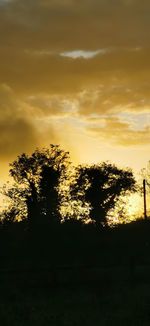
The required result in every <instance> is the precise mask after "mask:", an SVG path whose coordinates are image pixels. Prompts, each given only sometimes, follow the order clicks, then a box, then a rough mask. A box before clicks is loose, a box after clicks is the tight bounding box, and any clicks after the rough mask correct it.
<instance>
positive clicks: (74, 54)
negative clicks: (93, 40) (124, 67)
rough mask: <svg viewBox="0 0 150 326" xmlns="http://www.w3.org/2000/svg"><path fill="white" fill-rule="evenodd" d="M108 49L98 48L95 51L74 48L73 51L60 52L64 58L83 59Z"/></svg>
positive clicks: (103, 52)
mask: <svg viewBox="0 0 150 326" xmlns="http://www.w3.org/2000/svg"><path fill="white" fill-rule="evenodd" d="M108 51H109V50H108V49H99V50H95V51H90V50H87V51H85V50H74V51H66V52H62V53H60V55H61V56H62V57H66V58H72V59H78V58H83V59H92V58H94V57H96V56H97V55H99V54H100V55H104V54H105V53H107V52H108Z"/></svg>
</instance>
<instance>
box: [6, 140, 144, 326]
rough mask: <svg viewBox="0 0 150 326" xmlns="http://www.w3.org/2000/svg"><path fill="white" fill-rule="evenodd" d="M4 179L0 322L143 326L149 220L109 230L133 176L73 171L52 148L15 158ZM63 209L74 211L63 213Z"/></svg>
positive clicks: (97, 168) (106, 170) (94, 169)
mask: <svg viewBox="0 0 150 326" xmlns="http://www.w3.org/2000/svg"><path fill="white" fill-rule="evenodd" d="M10 175H11V176H12V177H13V179H14V184H13V186H12V187H10V188H5V190H4V192H5V194H6V195H7V196H8V197H9V198H10V206H9V208H8V210H6V211H5V214H4V215H3V219H2V220H1V224H0V248H1V251H0V262H1V265H0V293H1V296H0V322H1V323H2V324H3V325H8V324H11V325H12V326H13V325H15V326H16V325H23V326H24V325H35V324H36V325H49V324H51V325H54V326H55V325H58V324H59V325H78V324H80V323H84V324H85V326H86V325H87V326H88V325H91V324H92V325H94V326H97V325H99V324H100V325H102V326H104V325H105V326H106V325H110V323H111V325H115V326H116V325H118V326H120V325H126V326H127V325H130V326H131V325H133V326H134V325H136V326H137V325H144V326H147V325H148V324H149V319H150V318H149V310H148V307H149V306H148V305H149V300H150V294H149V293H150V292H149V285H150V284H149V272H150V256H149V246H150V238H149V234H150V222H149V221H148V220H147V221H144V220H141V221H137V222H134V223H130V224H126V225H125V224H124V225H118V226H116V227H115V228H110V227H109V226H108V224H107V217H108V215H109V213H110V211H112V210H113V209H114V208H115V206H116V205H117V203H118V200H119V198H120V197H122V196H123V195H125V194H128V192H130V191H135V189H136V184H135V179H134V176H133V174H132V171H130V170H129V169H126V170H121V169H119V168H117V167H116V166H115V165H112V164H110V163H101V164H98V165H92V166H78V167H76V168H73V167H72V165H71V163H70V159H69V154H68V152H65V151H63V150H61V149H60V148H59V146H54V145H51V146H50V149H42V150H36V151H35V152H34V153H32V154H31V155H30V156H28V155H26V154H22V155H21V156H19V157H18V158H17V159H16V160H15V161H14V162H13V163H11V165H10ZM68 205H69V206H70V207H74V211H73V213H72V211H71V213H70V215H68V211H67V213H66V215H65V213H62V207H64V212H65V208H66V207H68ZM80 211H81V212H82V213H81V214H80V219H78V218H77V217H78V212H80ZM84 212H85V214H84ZM88 214H89V216H90V220H89V221H90V222H89V223H87V221H86V218H85V217H86V216H87V217H89V216H88ZM85 221H86V223H85ZM104 226H105V227H104ZM87 307H88V309H87ZM89 307H90V309H89Z"/></svg>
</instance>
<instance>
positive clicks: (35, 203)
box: [8, 145, 69, 225]
mask: <svg viewBox="0 0 150 326" xmlns="http://www.w3.org/2000/svg"><path fill="white" fill-rule="evenodd" d="M68 165H69V154H68V152H65V151H64V150H61V149H60V148H59V146H57V145H50V149H42V150H39V149H37V150H35V151H34V152H33V153H32V155H30V156H29V155H27V154H25V153H23V154H22V155H20V156H18V158H17V160H15V161H14V162H13V163H11V164H10V167H11V169H10V175H11V176H12V177H13V179H14V181H15V184H14V186H13V189H14V191H15V192H16V193H17V196H18V198H21V199H22V202H23V203H24V205H25V207H26V212H27V218H28V220H29V221H30V222H31V224H32V225H35V223H36V222H37V221H38V220H39V219H40V220H41V217H42V218H44V217H48V218H49V219H50V218H51V219H52V220H55V221H56V220H57V221H60V214H59V209H60V205H61V200H62V198H63V194H62V192H63V191H62V189H61V186H60V184H61V182H62V180H63V179H64V178H65V177H66V173H67V167H68ZM10 192H11V190H9V193H8V195H10ZM9 197H10V198H11V196H9ZM22 209H23V208H22Z"/></svg>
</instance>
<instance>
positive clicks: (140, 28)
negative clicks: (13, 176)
mask: <svg viewBox="0 0 150 326" xmlns="http://www.w3.org/2000/svg"><path fill="white" fill-rule="evenodd" d="M0 130H1V135H0V165H1V171H0V179H1V180H3V179H5V178H6V176H7V171H8V162H11V161H12V160H14V159H15V158H16V156H17V155H18V154H21V153H22V152H31V151H32V150H34V149H35V148H36V147H37V146H39V147H41V146H48V144H50V143H54V144H60V145H61V146H62V147H63V148H64V149H66V150H69V151H70V154H71V158H72V160H73V161H74V162H88V163H91V162H99V161H103V160H110V161H113V162H115V163H117V164H120V165H122V166H130V167H131V168H133V169H135V170H137V169H140V168H142V167H144V166H145V165H146V164H147V161H148V160H149V159H150V155H149V154H150V153H149V150H150V1H149V0H142V1H141V0H0Z"/></svg>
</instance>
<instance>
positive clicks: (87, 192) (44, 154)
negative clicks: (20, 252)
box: [2, 145, 135, 228]
mask: <svg viewBox="0 0 150 326" xmlns="http://www.w3.org/2000/svg"><path fill="white" fill-rule="evenodd" d="M10 175H11V177H12V178H13V179H14V184H13V186H12V187H10V188H7V189H6V188H5V191H4V192H5V194H6V195H7V196H8V197H9V199H10V200H11V203H10V206H9V207H8V209H7V210H6V211H5V212H4V213H3V220H2V222H3V223H10V222H11V221H16V220H24V219H26V220H27V221H28V227H30V228H35V227H36V226H37V225H45V227H46V225H47V224H51V226H52V225H53V226H54V225H55V226H56V225H58V224H59V223H60V222H62V221H67V220H68V219H71V218H77V219H78V218H81V219H82V221H86V220H90V221H91V222H93V223H95V224H96V225H98V226H99V227H100V226H102V225H103V226H104V225H106V224H107V217H108V215H109V213H110V211H112V210H113V209H114V208H115V207H116V205H117V204H118V202H119V198H120V197H122V196H124V195H126V194H128V193H129V192H133V191H135V179H134V176H133V173H132V171H131V170H129V169H125V170H122V169H119V168H118V167H116V166H115V165H113V164H110V163H105V162H102V163H100V164H94V165H91V166H88V165H87V166H82V165H80V166H77V167H73V166H72V164H71V163H70V157H69V153H68V152H66V151H64V150H62V149H60V147H59V146H58V145H50V148H49V149H42V150H38V149H37V150H35V151H34V152H33V153H32V154H31V155H30V156H29V155H27V154H25V153H23V154H22V155H20V156H18V157H17V159H16V160H15V161H14V162H12V163H11V164H10Z"/></svg>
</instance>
